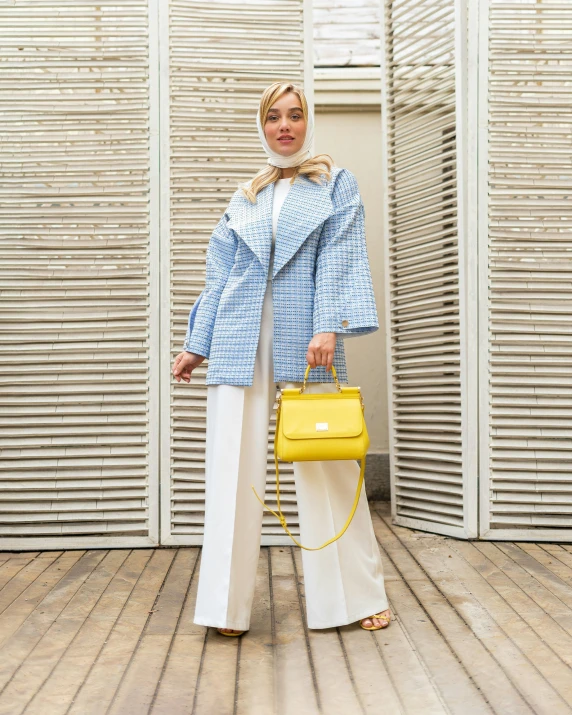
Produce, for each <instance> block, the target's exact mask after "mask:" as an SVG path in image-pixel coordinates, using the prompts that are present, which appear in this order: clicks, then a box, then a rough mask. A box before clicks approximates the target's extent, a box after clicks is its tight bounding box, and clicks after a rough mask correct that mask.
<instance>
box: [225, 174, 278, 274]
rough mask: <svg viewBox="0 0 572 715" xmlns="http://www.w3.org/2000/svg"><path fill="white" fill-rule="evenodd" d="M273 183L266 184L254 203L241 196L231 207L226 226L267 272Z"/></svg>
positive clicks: (270, 240)
mask: <svg viewBox="0 0 572 715" xmlns="http://www.w3.org/2000/svg"><path fill="white" fill-rule="evenodd" d="M273 196H274V184H268V185H267V186H265V187H264V188H263V189H262V191H259V192H258V194H257V196H256V203H254V204H251V203H250V201H249V200H248V199H247V198H246V196H243V197H241V198H240V200H239V201H238V202H237V203H236V205H235V206H234V207H233V210H232V213H231V214H230V220H229V222H228V227H229V228H231V229H232V230H233V231H235V233H237V234H238V235H239V236H240V238H241V239H242V240H243V241H244V242H245V243H246V245H247V246H248V247H249V248H250V250H251V251H252V252H253V253H254V254H255V256H256V257H257V258H258V260H259V261H260V263H261V264H262V267H263V268H264V270H265V271H266V272H268V266H269V263H270V247H271V244H272V199H273Z"/></svg>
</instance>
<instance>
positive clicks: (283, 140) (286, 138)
mask: <svg viewBox="0 0 572 715" xmlns="http://www.w3.org/2000/svg"><path fill="white" fill-rule="evenodd" d="M278 141H279V142H282V143H283V144H289V143H290V142H293V141H294V137H280V138H279V139H278Z"/></svg>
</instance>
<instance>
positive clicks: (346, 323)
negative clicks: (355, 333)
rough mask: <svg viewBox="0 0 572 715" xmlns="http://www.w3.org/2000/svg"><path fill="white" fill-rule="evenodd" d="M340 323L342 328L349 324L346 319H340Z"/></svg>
mask: <svg viewBox="0 0 572 715" xmlns="http://www.w3.org/2000/svg"><path fill="white" fill-rule="evenodd" d="M342 325H343V327H344V328H347V327H348V325H349V323H348V321H347V320H342Z"/></svg>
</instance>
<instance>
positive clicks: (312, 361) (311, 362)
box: [306, 349, 316, 367]
mask: <svg viewBox="0 0 572 715" xmlns="http://www.w3.org/2000/svg"><path fill="white" fill-rule="evenodd" d="M306 361H307V362H308V365H309V366H310V367H316V358H315V354H314V351H313V350H310V349H308V352H307V353H306Z"/></svg>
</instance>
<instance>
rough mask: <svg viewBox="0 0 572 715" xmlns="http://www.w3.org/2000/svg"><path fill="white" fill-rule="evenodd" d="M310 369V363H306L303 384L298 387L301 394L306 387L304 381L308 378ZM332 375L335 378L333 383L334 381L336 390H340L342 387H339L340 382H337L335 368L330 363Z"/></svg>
mask: <svg viewBox="0 0 572 715" xmlns="http://www.w3.org/2000/svg"><path fill="white" fill-rule="evenodd" d="M311 369H312V366H311V365H310V363H308V367H307V368H306V372H305V373H304V384H303V385H302V387H301V388H300V394H302V393H303V392H304V390H305V389H306V381H307V380H308V375H309V374H310V370H311ZM332 375H333V376H334V380H335V383H336V387H337V388H338V392H341V391H342V387H341V385H340V383H339V382H338V376H337V374H336V368H335V367H334V366H333V365H332Z"/></svg>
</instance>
